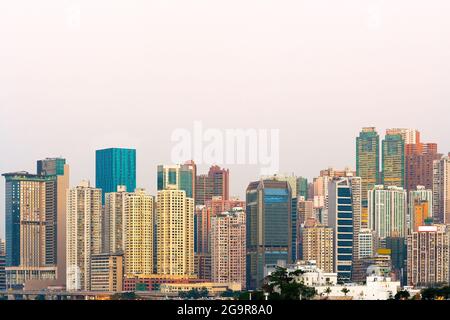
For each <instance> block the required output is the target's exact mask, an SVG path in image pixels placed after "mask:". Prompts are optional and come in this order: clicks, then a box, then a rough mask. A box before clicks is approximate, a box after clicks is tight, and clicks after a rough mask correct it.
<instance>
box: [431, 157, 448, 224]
mask: <svg viewBox="0 0 450 320" xmlns="http://www.w3.org/2000/svg"><path fill="white" fill-rule="evenodd" d="M433 216H434V220H435V222H438V223H443V224H450V155H449V156H445V157H442V159H440V160H436V161H434V163H433Z"/></svg>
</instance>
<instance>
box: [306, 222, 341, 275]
mask: <svg viewBox="0 0 450 320" xmlns="http://www.w3.org/2000/svg"><path fill="white" fill-rule="evenodd" d="M300 234H301V238H302V241H301V243H302V255H301V260H303V261H315V262H316V265H317V267H318V268H319V269H320V270H322V271H323V272H327V273H331V272H334V263H333V257H334V246H333V238H334V235H333V228H330V227H327V226H324V225H321V224H319V223H318V222H317V220H315V219H308V221H306V223H305V224H304V226H303V227H302V228H301V232H300Z"/></svg>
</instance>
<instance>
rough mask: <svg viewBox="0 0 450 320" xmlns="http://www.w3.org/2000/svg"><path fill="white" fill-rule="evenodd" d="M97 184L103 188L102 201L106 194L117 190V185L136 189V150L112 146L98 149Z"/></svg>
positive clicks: (130, 190)
mask: <svg viewBox="0 0 450 320" xmlns="http://www.w3.org/2000/svg"><path fill="white" fill-rule="evenodd" d="M95 163H96V170H95V177H96V179H95V185H96V187H97V188H99V189H102V202H103V204H104V203H105V194H106V193H110V192H116V191H117V186H120V185H123V186H126V187H127V191H129V192H134V190H135V189H136V150H134V149H119V148H111V149H104V150H97V151H96V161H95Z"/></svg>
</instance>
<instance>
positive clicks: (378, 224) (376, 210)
mask: <svg viewBox="0 0 450 320" xmlns="http://www.w3.org/2000/svg"><path fill="white" fill-rule="evenodd" d="M406 194H407V193H406V190H404V189H403V188H401V187H393V186H391V187H387V188H386V187H384V186H381V185H377V186H375V189H374V190H371V191H369V227H370V229H372V230H375V232H376V235H377V237H378V239H379V240H380V244H381V245H382V243H383V241H384V240H385V239H386V237H394V236H395V237H403V238H404V237H406V235H407V233H408V231H407V200H406Z"/></svg>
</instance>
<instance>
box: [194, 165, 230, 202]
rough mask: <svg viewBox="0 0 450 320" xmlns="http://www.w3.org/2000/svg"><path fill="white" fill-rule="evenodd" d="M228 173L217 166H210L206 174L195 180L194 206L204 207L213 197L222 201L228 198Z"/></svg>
mask: <svg viewBox="0 0 450 320" xmlns="http://www.w3.org/2000/svg"><path fill="white" fill-rule="evenodd" d="M229 188H230V171H229V170H228V169H222V168H220V167H219V166H211V168H210V169H209V172H208V174H203V175H199V176H197V178H196V190H195V196H196V198H195V204H196V205H204V204H206V202H207V201H210V200H211V199H212V198H213V197H221V198H222V199H223V200H228V199H229V198H230V190H229Z"/></svg>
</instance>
